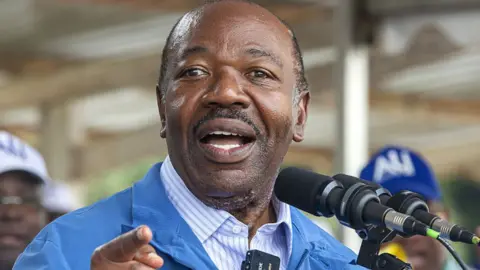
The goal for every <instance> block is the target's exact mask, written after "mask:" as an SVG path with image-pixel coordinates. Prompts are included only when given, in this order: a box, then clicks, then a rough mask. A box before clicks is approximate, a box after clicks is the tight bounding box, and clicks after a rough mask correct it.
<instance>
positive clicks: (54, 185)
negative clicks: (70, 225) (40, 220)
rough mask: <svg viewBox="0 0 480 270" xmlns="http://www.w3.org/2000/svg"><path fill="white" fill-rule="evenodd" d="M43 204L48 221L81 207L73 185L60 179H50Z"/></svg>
mask: <svg viewBox="0 0 480 270" xmlns="http://www.w3.org/2000/svg"><path fill="white" fill-rule="evenodd" d="M42 205H43V207H44V208H45V211H46V213H47V222H48V223H50V222H52V221H54V220H55V219H57V218H59V217H61V216H63V215H65V214H67V213H69V212H71V211H74V210H76V209H78V208H80V207H81V204H80V202H79V200H78V198H77V196H76V194H75V193H74V192H73V190H72V189H71V187H70V186H68V185H66V184H65V183H62V182H58V181H49V182H48V184H47V185H46V186H45V188H44V192H43V200H42Z"/></svg>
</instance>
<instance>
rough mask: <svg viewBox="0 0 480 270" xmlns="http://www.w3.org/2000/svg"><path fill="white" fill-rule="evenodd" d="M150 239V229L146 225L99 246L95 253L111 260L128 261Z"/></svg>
mask: <svg viewBox="0 0 480 270" xmlns="http://www.w3.org/2000/svg"><path fill="white" fill-rule="evenodd" d="M151 240H152V231H151V230H150V228H148V227H147V226H140V227H138V228H137V229H135V230H132V231H130V232H127V233H125V234H122V235H120V236H119V237H117V238H115V239H113V240H112V241H110V242H108V243H107V244H105V245H103V246H101V247H100V248H99V249H98V250H97V251H95V253H97V252H98V253H99V255H100V256H101V257H103V258H105V259H107V260H109V261H111V262H117V263H122V262H129V261H131V260H133V259H134V257H135V255H136V254H137V252H138V251H139V250H140V249H141V248H142V247H143V246H145V245H148V243H149V242H150V241H151Z"/></svg>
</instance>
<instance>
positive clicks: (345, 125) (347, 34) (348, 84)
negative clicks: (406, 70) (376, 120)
mask: <svg viewBox="0 0 480 270" xmlns="http://www.w3.org/2000/svg"><path fill="white" fill-rule="evenodd" d="M354 8H355V7H354V1H353V0H340V1H339V6H338V7H337V10H336V14H335V15H336V25H335V33H336V34H337V36H336V44H335V45H336V46H335V47H336V48H337V50H338V56H339V57H338V59H337V63H336V70H335V74H334V76H335V78H334V82H335V85H336V87H335V89H334V91H335V94H336V105H337V122H336V124H337V126H336V127H337V130H336V131H337V136H336V138H337V144H336V151H335V171H336V172H337V173H340V172H341V173H345V174H349V175H354V176H358V175H359V173H360V170H361V168H362V167H363V166H364V165H365V163H366V162H367V159H368V87H369V83H368V80H369V52H368V46H367V45H366V44H365V45H359V44H356V43H355V42H354V31H355V19H354V16H355V12H354ZM342 232H343V236H342V240H343V242H344V244H345V245H346V246H348V247H349V248H351V249H352V250H353V251H354V252H357V253H358V251H359V249H360V245H361V239H360V237H358V235H357V234H356V233H355V231H353V230H351V229H349V228H346V227H345V228H343V229H342Z"/></svg>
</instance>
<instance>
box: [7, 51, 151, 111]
mask: <svg viewBox="0 0 480 270" xmlns="http://www.w3.org/2000/svg"><path fill="white" fill-rule="evenodd" d="M159 63H160V54H158V53H157V54H149V55H143V56H139V57H134V58H124V59H113V60H103V61H96V62H91V63H84V64H79V65H76V66H73V67H67V68H65V69H62V70H60V71H58V72H55V73H52V74H49V75H48V76H29V77H27V76H26V77H23V78H18V79H16V80H14V81H13V82H11V83H9V84H7V85H6V86H4V87H0V108H2V109H9V108H15V107H23V106H30V105H38V104H41V103H44V102H53V103H55V102H64V101H66V100H71V99H75V98H79V97H85V96H88V95H92V94H95V93H101V92H105V91H109V90H115V89H118V88H122V87H129V86H137V85H138V84H141V85H145V84H146V83H147V82H148V83H150V85H152V88H153V87H154V86H155V82H156V80H157V78H158V72H159Z"/></svg>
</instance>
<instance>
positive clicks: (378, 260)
mask: <svg viewBox="0 0 480 270" xmlns="http://www.w3.org/2000/svg"><path fill="white" fill-rule="evenodd" d="M357 233H358V235H359V236H360V237H361V238H362V239H363V241H362V245H361V247H360V252H359V254H358V258H357V264H358V265H361V266H363V267H366V268H368V269H372V270H381V269H388V270H411V269H412V267H411V265H410V264H408V263H405V262H403V261H401V260H399V259H397V258H396V257H395V256H393V255H391V254H388V253H383V254H380V255H379V254H378V253H379V252H380V248H381V245H382V244H383V243H386V242H389V241H391V240H392V239H393V238H394V237H395V236H396V234H397V233H396V232H393V231H391V230H389V229H387V228H385V227H383V226H368V227H367V228H366V229H363V230H360V231H357Z"/></svg>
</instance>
